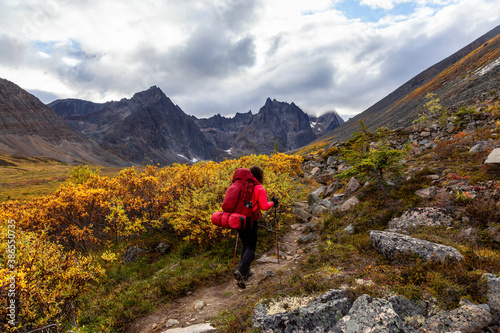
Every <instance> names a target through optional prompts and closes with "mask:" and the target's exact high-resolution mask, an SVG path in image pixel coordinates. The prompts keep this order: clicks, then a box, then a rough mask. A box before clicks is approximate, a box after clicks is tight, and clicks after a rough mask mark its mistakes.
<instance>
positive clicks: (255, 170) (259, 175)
mask: <svg viewBox="0 0 500 333" xmlns="http://www.w3.org/2000/svg"><path fill="white" fill-rule="evenodd" d="M250 172H251V173H252V175H253V176H254V177H255V179H257V181H258V182H259V183H261V184H262V183H263V182H264V170H262V168H261V167H259V166H253V167H251V168H250Z"/></svg>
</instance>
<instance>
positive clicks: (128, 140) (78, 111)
mask: <svg viewBox="0 0 500 333" xmlns="http://www.w3.org/2000/svg"><path fill="white" fill-rule="evenodd" d="M49 107H50V108H52V109H53V110H54V111H55V112H56V113H57V114H58V115H59V116H60V117H61V118H62V119H63V120H64V121H65V122H66V123H67V124H68V125H69V126H71V127H73V128H74V129H76V130H79V131H81V132H82V133H83V134H84V135H86V136H87V137H89V138H91V139H92V140H95V141H96V142H98V143H99V144H100V145H101V146H102V147H103V148H105V149H107V150H110V151H113V152H115V153H116V154H118V155H119V156H121V157H123V158H124V159H126V160H128V161H130V162H132V163H134V164H142V165H144V164H157V163H159V164H161V165H167V164H171V163H175V162H179V163H185V162H188V161H191V162H195V161H198V160H205V159H212V160H219V159H220V158H221V157H222V156H223V152H221V151H220V150H219V149H218V148H217V147H216V146H215V145H214V144H213V143H212V142H210V141H208V140H206V139H205V136H204V135H203V134H202V133H201V131H200V129H199V128H198V126H197V125H196V124H195V122H194V121H193V120H192V119H191V117H189V116H187V115H186V114H185V113H184V112H183V111H182V110H181V108H180V107H179V106H178V105H175V104H174V103H172V101H171V100H170V99H169V98H168V97H167V96H166V95H165V94H164V93H163V92H162V91H161V90H160V89H159V88H158V87H156V86H153V87H151V88H150V89H148V90H146V91H142V92H139V93H136V94H135V95H134V96H133V97H132V98H131V99H122V100H121V101H118V102H107V103H103V104H98V103H92V102H88V101H82V100H75V99H70V100H57V101H54V102H52V103H50V104H49Z"/></svg>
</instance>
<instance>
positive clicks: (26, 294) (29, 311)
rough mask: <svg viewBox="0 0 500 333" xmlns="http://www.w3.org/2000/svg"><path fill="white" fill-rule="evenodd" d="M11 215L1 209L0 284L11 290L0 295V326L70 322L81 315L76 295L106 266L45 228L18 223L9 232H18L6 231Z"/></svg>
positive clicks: (7, 329) (12, 327)
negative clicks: (55, 240) (56, 240)
mask: <svg viewBox="0 0 500 333" xmlns="http://www.w3.org/2000/svg"><path fill="white" fill-rule="evenodd" d="M8 221H13V220H11V217H9V216H6V215H5V214H0V226H1V228H2V241H1V242H0V254H1V255H0V287H1V288H2V293H3V292H4V291H8V292H6V293H5V294H4V295H5V296H6V297H2V298H1V301H0V327H1V328H2V329H0V331H5V332H14V331H15V330H16V329H19V328H23V329H25V330H32V329H36V328H39V327H43V326H45V325H47V324H52V323H61V324H63V323H67V322H70V321H71V320H73V318H76V317H77V315H78V307H77V301H78V297H79V296H80V295H81V294H82V293H83V292H84V291H85V290H87V289H88V288H90V287H91V285H92V283H94V282H96V281H97V279H98V277H99V276H101V275H102V274H103V273H104V272H103V270H102V269H101V267H100V266H99V265H98V264H95V263H94V260H93V258H91V257H86V256H81V255H78V254H76V253H75V252H74V251H69V252H68V251H65V250H64V249H63V247H62V246H61V245H58V244H55V243H52V242H50V241H49V240H48V237H47V234H46V233H45V232H43V231H42V232H36V233H35V232H25V231H23V230H22V229H20V228H17V225H16V228H15V229H13V230H15V232H13V233H9V234H10V235H11V236H12V235H14V237H8V233H7V230H8V226H7V225H8ZM7 239H12V240H13V242H11V243H8V242H7ZM8 244H9V245H10V247H9V248H8V246H9V245H8ZM8 250H12V251H8ZM9 254H10V257H9ZM9 258H10V259H12V260H13V261H9ZM11 309H13V311H12V312H11ZM14 309H15V310H14ZM13 313H15V316H13V315H12V314H13ZM8 314H11V316H8Z"/></svg>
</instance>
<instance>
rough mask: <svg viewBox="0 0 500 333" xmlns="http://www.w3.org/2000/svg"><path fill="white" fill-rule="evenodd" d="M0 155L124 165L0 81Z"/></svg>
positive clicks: (17, 89)
mask: <svg viewBox="0 0 500 333" xmlns="http://www.w3.org/2000/svg"><path fill="white" fill-rule="evenodd" d="M0 152H3V153H6V154H11V155H22V156H47V157H51V158H55V159H58V160H61V161H63V162H66V163H73V164H74V163H81V162H92V163H97V164H102V165H120V166H123V165H126V163H125V161H123V160H121V159H120V158H118V157H117V156H114V155H113V154H110V153H108V152H106V151H104V150H103V149H101V148H99V147H98V146H97V145H95V144H93V143H92V142H90V141H89V140H88V139H87V138H86V137H85V136H83V135H81V134H79V133H77V132H75V131H74V130H73V129H71V128H70V127H69V126H67V125H66V124H65V123H64V122H63V121H62V120H61V119H60V118H59V117H58V116H57V114H55V113H54V111H52V110H51V109H49V108H48V107H47V106H46V105H45V104H43V103H42V102H41V101H40V100H38V98H36V97H35V96H33V95H31V94H30V93H28V92H27V91H25V90H23V89H22V88H20V87H19V86H17V85H16V84H14V83H12V82H10V81H8V80H5V79H0Z"/></svg>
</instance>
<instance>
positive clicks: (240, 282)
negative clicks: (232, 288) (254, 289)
mask: <svg viewBox="0 0 500 333" xmlns="http://www.w3.org/2000/svg"><path fill="white" fill-rule="evenodd" d="M233 277H234V279H235V280H236V284H237V285H238V288H240V289H245V288H246V286H245V281H244V279H243V275H241V273H240V271H234V273H233Z"/></svg>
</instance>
